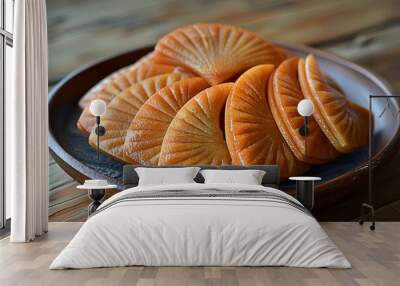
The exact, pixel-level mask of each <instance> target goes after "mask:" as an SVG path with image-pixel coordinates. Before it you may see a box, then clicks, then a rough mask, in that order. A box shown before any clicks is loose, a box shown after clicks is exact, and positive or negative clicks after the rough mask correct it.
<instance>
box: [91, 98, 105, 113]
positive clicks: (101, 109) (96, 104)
mask: <svg viewBox="0 0 400 286" xmlns="http://www.w3.org/2000/svg"><path fill="white" fill-rule="evenodd" d="M106 110H107V104H106V103H105V102H104V100H101V99H95V100H92V102H91V103H90V113H92V114H93V115H94V116H102V115H103V114H104V113H106Z"/></svg>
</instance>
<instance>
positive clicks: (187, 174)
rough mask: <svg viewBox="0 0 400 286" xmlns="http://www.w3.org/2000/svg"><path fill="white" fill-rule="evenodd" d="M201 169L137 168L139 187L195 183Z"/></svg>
mask: <svg viewBox="0 0 400 286" xmlns="http://www.w3.org/2000/svg"><path fill="white" fill-rule="evenodd" d="M199 170H200V168H199V167H185V168H146V167H137V168H135V171H136V173H137V174H138V176H139V183H138V185H139V186H149V185H168V184H185V183H195V181H194V180H193V179H194V178H195V177H196V175H197V173H198V172H199Z"/></svg>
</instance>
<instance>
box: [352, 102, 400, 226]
mask: <svg viewBox="0 0 400 286" xmlns="http://www.w3.org/2000/svg"><path fill="white" fill-rule="evenodd" d="M389 98H400V95H370V96H369V103H368V108H369V139H368V203H363V204H362V205H361V211H360V213H361V215H360V220H359V223H360V224H363V223H364V219H365V217H364V214H365V213H364V210H365V209H368V210H370V212H371V221H372V224H371V225H370V227H369V228H370V230H375V208H374V205H373V201H372V140H373V128H374V127H373V122H372V119H373V118H372V102H373V99H385V100H386V101H387V104H386V106H385V108H384V109H383V110H382V112H381V113H380V114H379V116H378V117H381V116H382V115H383V114H384V113H385V112H386V111H387V110H389V111H390V110H391V109H390V101H389ZM391 113H392V115H393V112H391ZM397 113H398V112H397V111H396V114H395V115H394V116H397Z"/></svg>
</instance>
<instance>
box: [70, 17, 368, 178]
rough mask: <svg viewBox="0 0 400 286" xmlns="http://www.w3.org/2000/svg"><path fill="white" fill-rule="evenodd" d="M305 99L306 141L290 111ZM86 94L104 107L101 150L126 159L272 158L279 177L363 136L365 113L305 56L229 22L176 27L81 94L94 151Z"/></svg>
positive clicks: (82, 122) (353, 146)
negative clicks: (309, 108)
mask: <svg viewBox="0 0 400 286" xmlns="http://www.w3.org/2000/svg"><path fill="white" fill-rule="evenodd" d="M305 98H307V99H310V100H311V101H312V103H313V105H314V108H315V112H314V114H313V116H312V118H310V120H309V125H308V136H307V141H305V138H304V136H302V135H300V131H299V129H300V128H301V127H302V126H303V118H302V117H301V116H300V115H299V114H298V113H297V105H298V103H299V102H300V101H301V100H303V99H305ZM93 99H103V100H104V101H106V103H107V104H108V106H107V111H106V113H105V114H104V116H103V117H102V125H103V126H104V127H105V128H106V134H105V135H104V136H102V137H101V138H100V150H101V151H102V152H103V153H104V154H107V155H109V156H111V157H113V158H115V159H118V160H121V161H123V162H126V163H134V164H143V165H226V164H233V165H262V164H278V165H279V166H280V168H281V177H282V178H287V177H288V176H293V175H300V174H302V173H304V172H306V171H307V170H308V169H309V168H310V166H311V165H313V164H323V163H326V162H329V161H332V160H335V159H336V158H337V157H339V156H340V155H341V154H347V153H351V152H353V151H355V150H357V149H359V148H360V147H361V146H363V145H364V144H366V143H367V142H368V122H369V112H368V110H366V109H364V108H362V107H360V106H358V105H356V104H355V103H353V102H351V101H349V100H348V99H347V98H346V96H345V95H344V94H343V92H342V91H341V90H340V88H339V87H338V86H337V85H336V84H335V83H334V82H333V81H332V80H331V79H330V78H329V77H328V76H327V75H326V74H325V73H323V71H322V70H321V69H320V67H319V65H318V62H317V59H316V58H315V56H314V55H312V54H310V55H308V56H307V57H306V58H305V59H299V58H297V57H295V56H293V55H291V54H290V53H289V52H288V51H286V50H283V49H281V48H279V47H277V46H274V45H273V44H271V43H268V42H267V41H265V40H264V39H262V38H260V37H258V36H257V35H255V34H253V33H251V32H249V31H247V30H244V29H242V28H238V27H233V26H228V25H221V24H206V23H204V24H195V25H190V26H186V27H183V28H179V29H177V30H175V31H173V32H171V33H169V34H167V35H166V36H164V37H163V38H162V39H161V40H160V41H159V42H158V43H157V45H156V47H155V50H154V51H153V52H152V53H150V54H148V55H146V56H145V57H144V58H142V59H141V60H139V61H138V62H137V63H135V64H134V65H131V66H128V67H126V68H123V69H121V70H119V71H117V72H115V73H113V74H111V75H110V76H109V77H107V78H105V79H104V80H102V81H101V82H100V83H99V84H98V85H96V86H95V87H94V88H93V89H91V90H90V91H89V92H88V93H87V94H86V95H84V96H83V97H82V99H81V100H80V102H79V106H80V107H81V108H83V111H82V114H81V116H80V118H79V120H78V122H77V126H78V128H79V129H80V130H82V131H83V132H84V133H85V134H87V135H88V136H89V144H90V145H92V146H93V147H96V148H97V136H96V134H95V132H94V128H93V127H94V125H95V118H94V117H93V116H92V115H91V114H90V111H89V105H90V102H91V100H93ZM306 142H307V148H306V146H305V144H306ZM306 149H307V156H305V150H306Z"/></svg>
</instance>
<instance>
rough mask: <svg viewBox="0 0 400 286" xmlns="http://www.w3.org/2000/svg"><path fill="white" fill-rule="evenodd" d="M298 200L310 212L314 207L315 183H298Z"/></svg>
mask: <svg viewBox="0 0 400 286" xmlns="http://www.w3.org/2000/svg"><path fill="white" fill-rule="evenodd" d="M296 192H297V194H296V195H297V199H298V200H299V201H300V202H301V203H302V204H303V205H304V206H305V207H306V208H307V209H309V210H312V209H313V207H314V181H297V182H296Z"/></svg>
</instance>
